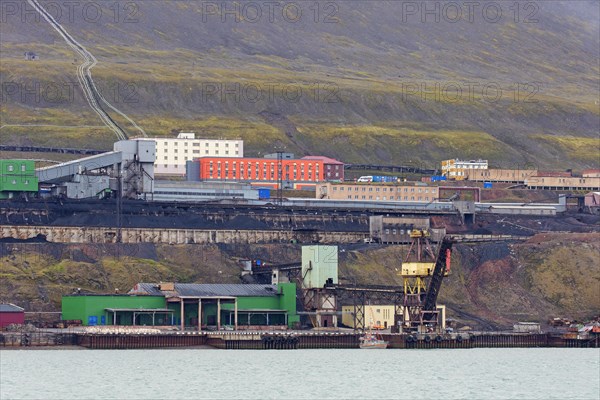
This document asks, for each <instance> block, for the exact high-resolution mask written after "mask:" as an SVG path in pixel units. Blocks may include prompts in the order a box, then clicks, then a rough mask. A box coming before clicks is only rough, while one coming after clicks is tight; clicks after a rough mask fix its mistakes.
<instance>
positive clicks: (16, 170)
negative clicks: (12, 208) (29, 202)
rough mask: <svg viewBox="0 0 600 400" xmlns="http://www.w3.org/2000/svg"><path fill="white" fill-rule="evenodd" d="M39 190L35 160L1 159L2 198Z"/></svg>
mask: <svg viewBox="0 0 600 400" xmlns="http://www.w3.org/2000/svg"><path fill="white" fill-rule="evenodd" d="M37 191H38V178H37V176H36V175H35V162H34V161H31V160H0V199H7V198H12V197H14V196H15V195H17V194H19V193H22V192H37Z"/></svg>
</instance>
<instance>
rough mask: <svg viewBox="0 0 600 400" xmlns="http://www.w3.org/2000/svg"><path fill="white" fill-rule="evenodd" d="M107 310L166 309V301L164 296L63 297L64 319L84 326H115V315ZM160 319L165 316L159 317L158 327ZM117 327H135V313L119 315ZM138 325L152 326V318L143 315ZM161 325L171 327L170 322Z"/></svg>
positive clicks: (139, 318)
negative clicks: (75, 321) (78, 322)
mask: <svg viewBox="0 0 600 400" xmlns="http://www.w3.org/2000/svg"><path fill="white" fill-rule="evenodd" d="M106 308H166V300H165V298H164V297H163V296H129V295H105V296H103V295H72V296H63V298H62V319H63V320H81V322H82V324H83V325H114V321H113V314H112V313H111V312H107V311H106ZM158 318H164V316H163V315H161V316H157V321H156V322H157V325H158V324H159V323H158ZM94 321H95V322H94ZM117 325H133V313H119V320H118V321H117ZM136 325H152V317H151V316H150V315H141V316H139V317H138V320H137V322H136ZM160 325H170V321H163V323H160Z"/></svg>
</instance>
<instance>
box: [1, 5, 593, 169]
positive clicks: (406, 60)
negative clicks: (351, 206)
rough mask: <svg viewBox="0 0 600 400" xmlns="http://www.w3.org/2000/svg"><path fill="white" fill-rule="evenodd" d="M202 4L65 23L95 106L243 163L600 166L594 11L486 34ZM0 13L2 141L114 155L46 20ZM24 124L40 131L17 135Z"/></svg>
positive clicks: (400, 14) (511, 23) (383, 12)
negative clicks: (87, 59)
mask: <svg viewBox="0 0 600 400" xmlns="http://www.w3.org/2000/svg"><path fill="white" fill-rule="evenodd" d="M16 3H17V4H21V7H22V8H23V7H25V5H24V2H16ZM206 3H207V2H158V1H153V2H150V1H148V2H135V3H133V4H135V5H136V7H137V8H136V10H135V11H136V12H135V18H134V20H135V21H125V17H126V16H128V15H129V14H127V13H126V12H123V13H122V14H120V15H119V16H118V18H115V17H114V10H111V9H110V6H109V4H108V3H106V4H105V3H101V4H102V7H103V8H102V18H99V20H98V21H95V22H93V23H92V22H90V21H89V18H88V19H87V20H86V18H83V17H82V15H81V8H79V9H78V14H77V13H76V14H75V18H73V19H72V21H69V20H68V19H67V18H66V17H63V18H62V20H61V21H60V22H61V23H62V24H63V26H64V27H65V28H66V29H67V30H68V31H69V32H70V33H71V34H72V35H73V36H74V37H75V38H76V39H77V40H79V41H80V42H81V43H82V44H83V45H84V46H86V48H88V50H89V51H90V52H92V53H93V54H94V55H95V56H96V58H97V59H98V60H99V63H98V65H97V66H96V67H95V68H94V69H93V76H94V79H95V81H96V85H97V86H98V88H99V89H100V90H101V92H102V93H103V95H104V96H105V97H106V98H107V99H108V100H109V101H111V102H112V103H113V104H114V105H116V106H117V107H118V108H120V109H122V110H123V111H125V112H126V113H127V114H128V115H129V116H130V117H132V118H133V119H134V120H135V121H136V122H137V123H138V124H139V125H140V126H142V127H143V128H144V129H145V130H146V131H147V132H148V134H149V135H151V136H172V135H174V133H175V132H177V131H181V130H186V131H188V130H189V131H196V132H198V133H199V134H200V135H201V136H205V137H242V138H243V139H244V140H245V141H246V143H247V146H246V148H247V153H248V154H249V155H260V154H265V152H271V151H273V148H274V147H275V146H277V145H279V146H281V145H283V146H285V147H286V149H287V150H289V151H293V152H296V153H299V154H307V153H313V154H316V153H321V154H326V155H329V156H334V157H338V158H340V159H343V160H345V161H348V162H364V161H370V162H381V163H395V164H399V163H405V162H413V163H417V162H418V163H422V164H425V165H429V166H433V165H437V162H438V160H439V159H441V158H447V157H465V158H473V157H486V158H488V159H490V160H493V161H494V162H495V163H496V164H498V165H500V166H504V167H511V166H515V165H524V164H526V163H529V164H533V165H537V166H539V167H542V168H551V167H552V168H568V167H575V168H579V167H581V168H584V167H594V166H597V165H598V159H597V153H595V152H594V150H597V148H598V146H599V144H600V142H599V140H600V139H599V137H598V132H599V130H600V125H599V118H600V109H599V107H600V106H599V104H598V93H599V89H600V86H599V79H598V76H599V74H600V69H599V64H598V61H599V46H600V42H599V37H600V33H599V32H600V31H599V23H598V21H599V19H600V18H598V16H599V4H598V2H596V1H578V2H554V1H553V2H540V3H535V4H536V5H537V7H538V9H537V10H536V11H535V13H534V14H535V15H533V17H532V19H535V22H533V20H532V21H529V20H528V23H525V19H526V17H528V16H530V13H531V10H525V9H521V10H520V11H521V13H520V14H519V15H518V16H515V15H514V11H513V10H511V9H509V5H508V3H498V4H501V5H502V12H503V14H502V18H500V20H499V21H496V22H490V20H489V18H484V17H483V16H482V14H481V10H479V12H478V13H476V14H475V15H474V18H473V21H472V22H470V21H469V20H468V19H467V16H466V14H465V13H464V12H463V19H462V20H460V21H458V22H456V23H451V22H448V18H447V17H448V16H447V15H445V14H444V15H442V16H441V18H440V21H439V22H436V21H435V20H431V19H429V20H425V21H422V20H421V16H420V14H416V15H406V10H405V9H403V3H404V2H394V1H377V2H367V1H353V2H318V3H310V4H309V3H308V2H306V3H305V2H299V3H294V4H297V6H298V7H300V8H301V11H302V17H299V18H298V19H297V20H296V21H295V22H290V21H289V18H288V19H285V18H283V17H282V14H281V10H278V11H277V13H275V14H274V19H273V20H272V21H270V20H269V18H267V16H268V14H267V13H263V15H262V18H260V19H259V20H258V21H250V20H251V19H252V16H251V15H249V14H247V13H248V12H249V11H248V10H247V9H243V8H242V7H243V3H242V2H235V3H234V2H223V3H219V5H218V6H219V7H221V6H222V5H225V6H226V7H228V9H234V10H235V9H236V8H235V7H239V12H238V14H239V15H238V16H239V17H240V18H238V20H237V21H236V20H235V15H233V16H232V15H228V16H227V15H225V16H223V15H217V14H218V13H217V14H214V13H213V12H212V11H214V10H207V9H206ZM417 3H418V4H422V2H417ZM215 4H216V3H215ZM236 4H237V6H236ZM432 4H433V3H432ZM432 4H430V6H431V7H433V5H432ZM519 5H520V7H521V8H523V7H524V5H523V4H521V3H519ZM310 7H313V8H310ZM315 7H316V9H318V11H319V12H318V13H316V14H315V12H316V11H315V10H316V9H315ZM332 7H333V8H332ZM242 10H246V11H242ZM64 11H65V13H66V10H64ZM217 11H219V10H217ZM263 11H265V10H263ZM5 17H6V22H4V21H3V23H2V25H1V26H0V33H1V37H2V39H1V42H0V50H1V51H2V58H1V60H0V80H2V82H3V83H10V84H17V86H16V87H17V88H18V89H17V91H16V92H14V93H13V92H10V93H5V92H3V107H2V110H1V111H0V118H1V120H2V128H0V142H1V143H3V144H4V143H23V144H40V145H50V144H51V145H54V146H69V147H93V148H101V149H109V148H110V147H111V143H112V141H114V139H115V137H114V135H113V134H112V133H111V132H110V131H109V130H108V129H106V128H103V127H97V126H98V125H100V123H99V119H98V117H97V116H96V115H95V114H94V113H93V112H91V111H90V109H89V106H88V104H87V102H86V101H85V99H84V98H83V95H82V92H81V89H80V88H79V87H78V85H79V84H78V83H77V79H76V68H77V65H78V64H79V63H80V62H81V61H80V60H78V59H77V57H76V56H75V54H74V53H73V52H72V51H71V50H70V49H69V48H68V46H67V45H66V44H65V43H64V41H63V40H62V38H60V36H59V35H58V34H57V33H56V32H55V31H54V30H52V29H51V27H50V26H49V25H48V24H47V23H46V22H45V21H43V20H42V19H40V20H39V21H35V18H34V17H28V18H25V22H23V20H22V19H21V17H20V15H19V14H17V15H16V16H12V15H6V16H5ZM25 51H35V52H36V53H38V54H39V56H40V60H38V61H25V60H24V59H23V53H24V52H25ZM36 85H38V86H36ZM53 85H54V86H56V85H58V86H59V87H62V88H64V89H63V90H62V91H61V92H62V93H61V96H58V97H57V96H54V95H53V94H52V93H50V90H51V88H53V87H54V86H53ZM11 87H13V86H11ZM36 87H37V88H38V89H36V90H37V92H38V94H39V95H38V96H36V95H31V94H27V91H26V89H27V88H36ZM70 87H73V90H72V92H71V91H69V89H68V88H70ZM13 88H14V87H13ZM71 95H72V96H71ZM114 117H115V119H117V120H118V121H119V122H120V123H122V124H123V125H124V126H125V128H126V129H127V131H128V132H129V134H130V135H134V134H136V131H135V129H133V127H131V126H128V125H127V124H126V123H125V121H123V120H122V118H120V117H118V116H117V115H115V116H114ZM29 124H35V125H51V126H36V127H19V126H14V125H29ZM81 125H84V126H85V127H81V128H69V127H65V126H81Z"/></svg>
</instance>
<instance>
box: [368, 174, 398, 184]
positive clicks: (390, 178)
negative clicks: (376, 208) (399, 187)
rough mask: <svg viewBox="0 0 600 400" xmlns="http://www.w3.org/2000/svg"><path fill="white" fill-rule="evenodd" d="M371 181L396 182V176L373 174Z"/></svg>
mask: <svg viewBox="0 0 600 400" xmlns="http://www.w3.org/2000/svg"><path fill="white" fill-rule="evenodd" d="M372 182H377V183H389V182H398V177H397V176H379V175H375V176H373V181H372Z"/></svg>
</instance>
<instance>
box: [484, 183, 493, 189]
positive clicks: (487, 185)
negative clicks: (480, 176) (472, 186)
mask: <svg viewBox="0 0 600 400" xmlns="http://www.w3.org/2000/svg"><path fill="white" fill-rule="evenodd" d="M492 186H493V185H492V182H483V188H484V189H491V188H492Z"/></svg>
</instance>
